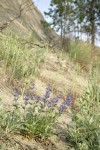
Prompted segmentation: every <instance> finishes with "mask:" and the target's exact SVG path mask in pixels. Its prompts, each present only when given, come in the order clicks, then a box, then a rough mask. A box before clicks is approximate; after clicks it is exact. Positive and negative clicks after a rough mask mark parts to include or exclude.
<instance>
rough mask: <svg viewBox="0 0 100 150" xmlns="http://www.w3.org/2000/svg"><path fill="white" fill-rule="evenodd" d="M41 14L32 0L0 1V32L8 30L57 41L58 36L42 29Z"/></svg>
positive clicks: (49, 30) (42, 19) (47, 29)
mask: <svg viewBox="0 0 100 150" xmlns="http://www.w3.org/2000/svg"><path fill="white" fill-rule="evenodd" d="M41 21H42V22H44V21H45V20H44V18H43V16H42V14H41V13H40V12H39V10H38V9H37V7H36V6H35V5H34V3H33V2H32V0H0V31H3V30H5V29H6V28H10V29H11V30H13V31H14V32H16V33H20V34H22V35H28V34H29V33H31V34H32V35H33V36H35V37H37V38H40V39H42V40H48V41H49V42H51V43H52V41H53V42H54V41H58V35H57V34H56V33H55V32H54V31H53V30H52V29H50V28H48V27H44V26H43V24H42V23H41Z"/></svg>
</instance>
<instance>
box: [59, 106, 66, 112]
mask: <svg viewBox="0 0 100 150" xmlns="http://www.w3.org/2000/svg"><path fill="white" fill-rule="evenodd" d="M66 109H67V106H66V105H60V108H59V111H60V112H61V113H63V112H64V111H65V110H66Z"/></svg>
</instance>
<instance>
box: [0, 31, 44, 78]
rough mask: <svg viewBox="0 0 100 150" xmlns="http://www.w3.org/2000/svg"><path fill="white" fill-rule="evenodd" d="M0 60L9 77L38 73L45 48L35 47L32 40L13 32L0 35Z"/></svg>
mask: <svg viewBox="0 0 100 150" xmlns="http://www.w3.org/2000/svg"><path fill="white" fill-rule="evenodd" d="M0 37H1V38H0V61H1V62H2V65H3V68H4V69H5V70H9V71H8V72H9V73H10V79H12V78H15V77H16V78H18V79H21V78H22V77H28V76H30V75H38V74H39V67H41V65H42V63H43V62H44V59H45V56H44V52H45V51H46V47H45V48H40V47H37V48H36V47H35V48H34V40H33V41H32V39H31V41H30V38H29V41H28V39H27V40H25V39H24V38H23V39H22V37H20V36H17V35H15V34H13V33H10V34H7V35H6V34H4V35H3V34H1V35H0Z"/></svg>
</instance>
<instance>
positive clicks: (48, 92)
mask: <svg viewBox="0 0 100 150" xmlns="http://www.w3.org/2000/svg"><path fill="white" fill-rule="evenodd" d="M50 94H51V89H50V88H49V87H47V88H46V93H45V95H44V98H46V99H48V98H49V97H50Z"/></svg>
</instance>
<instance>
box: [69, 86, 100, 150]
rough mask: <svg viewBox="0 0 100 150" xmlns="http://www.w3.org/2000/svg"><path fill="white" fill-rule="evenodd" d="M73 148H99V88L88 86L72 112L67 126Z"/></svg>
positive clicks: (95, 149) (80, 149)
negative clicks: (70, 122) (76, 108)
mask: <svg viewBox="0 0 100 150" xmlns="http://www.w3.org/2000/svg"><path fill="white" fill-rule="evenodd" d="M67 132H68V136H67V140H69V141H70V142H71V144H72V147H73V148H74V149H75V150H100V88H99V87H98V86H96V85H92V87H90V88H89V89H88V90H87V92H86V94H85V96H84V97H83V98H82V99H81V100H80V101H79V104H78V110H77V111H73V112H72V124H71V125H70V126H68V128H67Z"/></svg>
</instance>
